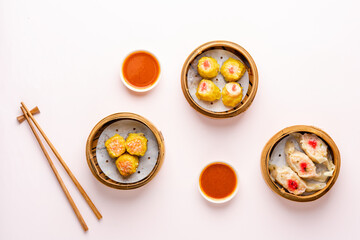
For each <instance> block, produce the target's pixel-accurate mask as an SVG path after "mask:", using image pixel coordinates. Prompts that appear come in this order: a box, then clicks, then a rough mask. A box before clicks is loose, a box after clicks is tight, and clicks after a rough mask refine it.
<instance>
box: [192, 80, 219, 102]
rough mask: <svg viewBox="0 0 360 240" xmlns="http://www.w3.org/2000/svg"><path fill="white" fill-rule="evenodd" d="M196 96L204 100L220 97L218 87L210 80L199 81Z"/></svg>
mask: <svg viewBox="0 0 360 240" xmlns="http://www.w3.org/2000/svg"><path fill="white" fill-rule="evenodd" d="M196 97H197V98H198V99H200V100H204V101H210V102H211V101H215V100H218V99H220V98H221V93H220V89H219V88H218V87H217V86H216V85H215V83H213V82H212V81H210V80H206V79H203V80H201V81H200V83H199V86H198V88H197V91H196Z"/></svg>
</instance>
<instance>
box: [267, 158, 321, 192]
mask: <svg viewBox="0 0 360 240" xmlns="http://www.w3.org/2000/svg"><path fill="white" fill-rule="evenodd" d="M269 170H270V176H271V177H272V178H273V180H275V181H276V182H278V183H279V184H280V185H281V186H283V187H284V188H285V189H286V190H288V191H289V192H290V193H292V194H295V195H301V194H303V193H304V192H313V191H318V190H321V189H323V188H324V187H325V186H326V183H321V182H320V183H319V182H307V181H304V180H302V179H301V178H300V177H299V176H298V175H297V174H296V173H295V172H294V171H293V170H292V169H291V168H289V167H286V166H281V167H279V166H276V165H270V166H269Z"/></svg>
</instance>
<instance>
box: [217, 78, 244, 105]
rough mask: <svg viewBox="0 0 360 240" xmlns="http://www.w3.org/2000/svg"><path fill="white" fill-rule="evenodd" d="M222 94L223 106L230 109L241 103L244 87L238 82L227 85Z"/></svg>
mask: <svg viewBox="0 0 360 240" xmlns="http://www.w3.org/2000/svg"><path fill="white" fill-rule="evenodd" d="M221 94H222V102H223V104H224V105H225V106H228V107H235V106H236V105H238V104H239V103H240V102H241V100H242V97H243V94H242V87H241V86H240V84H238V83H237V82H230V83H227V84H225V87H224V88H223V89H222V92H221Z"/></svg>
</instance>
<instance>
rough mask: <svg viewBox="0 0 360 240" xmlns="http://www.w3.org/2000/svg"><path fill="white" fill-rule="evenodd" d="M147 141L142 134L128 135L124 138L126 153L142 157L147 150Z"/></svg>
mask: <svg viewBox="0 0 360 240" xmlns="http://www.w3.org/2000/svg"><path fill="white" fill-rule="evenodd" d="M147 141H148V140H147V139H146V137H145V136H144V134H143V133H130V134H129V136H128V137H127V138H126V142H125V146H126V151H127V152H128V153H130V154H131V155H136V156H144V155H145V152H146V150H147Z"/></svg>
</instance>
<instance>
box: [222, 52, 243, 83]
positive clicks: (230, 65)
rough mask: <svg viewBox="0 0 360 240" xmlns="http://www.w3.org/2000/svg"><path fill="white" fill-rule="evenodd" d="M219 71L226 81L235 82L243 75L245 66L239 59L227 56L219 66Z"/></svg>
mask: <svg viewBox="0 0 360 240" xmlns="http://www.w3.org/2000/svg"><path fill="white" fill-rule="evenodd" d="M220 72H221V74H222V75H223V76H224V78H225V80H226V81H228V82H235V81H237V80H239V79H240V78H241V77H242V76H244V74H245V72H246V67H245V65H244V64H243V63H242V62H241V61H239V60H236V59H233V58H229V59H228V60H226V61H225V62H224V64H223V65H222V66H221V69H220Z"/></svg>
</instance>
